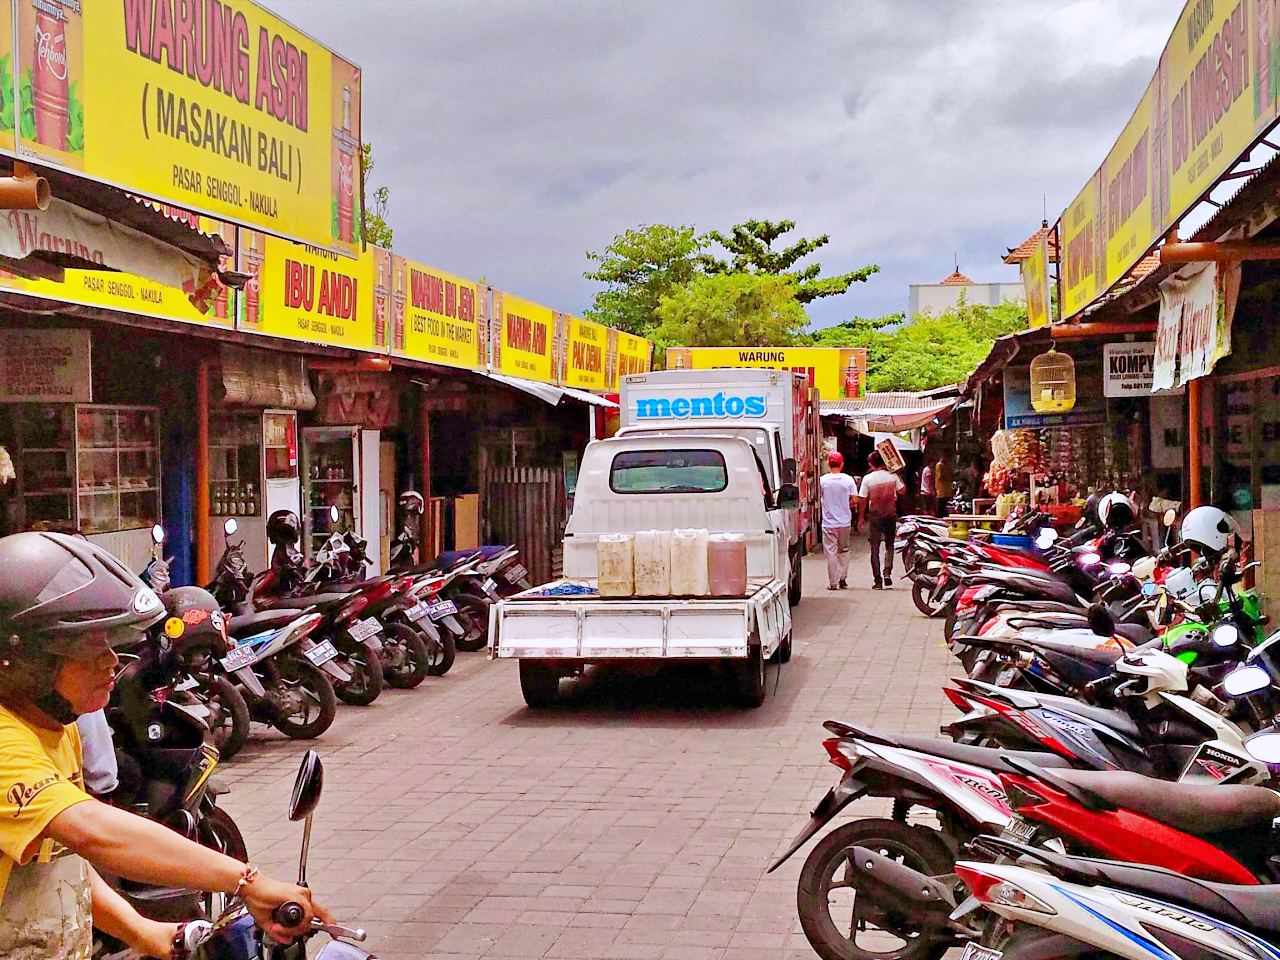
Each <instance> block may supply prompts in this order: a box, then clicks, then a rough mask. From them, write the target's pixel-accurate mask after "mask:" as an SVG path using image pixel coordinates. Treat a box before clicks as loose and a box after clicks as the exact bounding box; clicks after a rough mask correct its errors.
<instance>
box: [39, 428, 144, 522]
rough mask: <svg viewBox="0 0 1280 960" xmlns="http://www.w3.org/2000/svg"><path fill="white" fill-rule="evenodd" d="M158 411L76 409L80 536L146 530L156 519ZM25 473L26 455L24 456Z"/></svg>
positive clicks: (77, 498) (77, 517)
mask: <svg viewBox="0 0 1280 960" xmlns="http://www.w3.org/2000/svg"><path fill="white" fill-rule="evenodd" d="M159 420H160V415H159V411H158V410H157V409H156V408H155V407H124V406H102V405H97V404H94V405H88V404H77V405H76V407H75V437H76V444H75V461H76V479H77V484H76V488H77V489H76V500H77V503H78V511H77V516H76V518H75V521H76V524H77V526H78V527H79V529H80V531H81V532H82V533H85V534H93V533H113V532H116V531H119V530H133V529H136V528H139V527H148V526H150V525H151V524H153V523H155V522H156V521H157V520H158V519H160V515H161V514H160V446H159ZM23 459H24V469H25V461H26V454H25V450H24V458H23Z"/></svg>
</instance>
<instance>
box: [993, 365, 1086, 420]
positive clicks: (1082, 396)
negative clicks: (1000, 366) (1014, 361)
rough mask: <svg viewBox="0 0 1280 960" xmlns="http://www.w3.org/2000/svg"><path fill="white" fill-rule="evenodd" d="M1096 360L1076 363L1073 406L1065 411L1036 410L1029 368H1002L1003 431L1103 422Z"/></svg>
mask: <svg viewBox="0 0 1280 960" xmlns="http://www.w3.org/2000/svg"><path fill="white" fill-rule="evenodd" d="M1100 379H1101V371H1100V370H1099V368H1098V365H1097V364H1096V363H1094V364H1086V363H1080V362H1077V364H1076V405H1075V406H1074V407H1072V408H1071V410H1070V411H1068V412H1067V413H1037V412H1036V411H1035V409H1034V408H1033V407H1032V406H1031V368H1030V367H1005V370H1004V426H1005V429H1006V430H1017V429H1023V428H1030V429H1035V430H1039V429H1042V428H1044V427H1080V426H1091V425H1094V424H1099V423H1106V422H1107V408H1106V401H1105V400H1103V398H1102V391H1101V390H1100V389H1099V386H1100V384H1099V383H1098V381H1099V380H1100Z"/></svg>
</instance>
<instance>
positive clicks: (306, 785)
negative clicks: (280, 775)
mask: <svg viewBox="0 0 1280 960" xmlns="http://www.w3.org/2000/svg"><path fill="white" fill-rule="evenodd" d="M323 788H324V764H322V763H321V762H320V754H318V753H316V752H315V751H314V750H308V751H307V752H306V753H304V754H303V755H302V763H301V764H299V765H298V778H297V779H296V780H294V781H293V796H291V797H290V798H289V819H290V820H292V821H294V822H295V823H296V822H297V821H299V820H303V821H305V823H304V825H303V828H302V855H301V856H300V857H299V858H298V886H302V887H305V886H306V885H307V852H308V851H309V850H310V848H311V815H312V814H313V813H315V810H316V805H317V804H318V803H319V802H320V791H321V790H322V789H323Z"/></svg>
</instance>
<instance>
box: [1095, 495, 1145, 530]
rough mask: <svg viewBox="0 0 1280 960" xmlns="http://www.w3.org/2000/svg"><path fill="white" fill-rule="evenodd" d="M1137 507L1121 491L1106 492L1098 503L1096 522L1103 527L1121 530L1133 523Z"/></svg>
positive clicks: (1136, 514)
mask: <svg viewBox="0 0 1280 960" xmlns="http://www.w3.org/2000/svg"><path fill="white" fill-rule="evenodd" d="M1137 516H1138V509H1137V507H1135V506H1134V505H1133V501H1132V500H1130V499H1129V498H1128V497H1126V496H1125V495H1124V494H1123V493H1119V492H1116V493H1108V494H1107V495H1106V496H1105V497H1103V498H1102V500H1101V501H1100V502H1099V503H1098V522H1099V523H1101V524H1102V525H1103V526H1104V527H1111V528H1112V529H1114V530H1122V529H1124V528H1125V527H1129V526H1132V525H1133V521H1134V520H1135V519H1136V518H1137Z"/></svg>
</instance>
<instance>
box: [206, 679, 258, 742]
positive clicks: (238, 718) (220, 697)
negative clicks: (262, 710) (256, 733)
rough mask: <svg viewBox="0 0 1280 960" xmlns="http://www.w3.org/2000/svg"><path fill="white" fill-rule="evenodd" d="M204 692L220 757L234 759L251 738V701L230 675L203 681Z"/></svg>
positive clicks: (210, 729)
mask: <svg viewBox="0 0 1280 960" xmlns="http://www.w3.org/2000/svg"><path fill="white" fill-rule="evenodd" d="M200 695H201V696H202V697H203V699H204V701H205V703H206V704H207V705H208V707H209V711H210V716H209V732H210V733H211V734H212V735H213V745H214V746H215V747H217V748H218V755H219V758H220V759H222V760H230V759H231V758H232V757H234V756H235V755H236V754H237V753H239V752H240V750H241V748H242V747H244V744H245V741H246V740H248V739H249V724H250V723H251V722H252V721H251V719H250V717H249V705H248V704H247V703H245V702H244V697H243V696H241V694H240V691H239V690H237V689H236V686H235V684H234V683H232V682H231V681H230V680H228V679H227V678H226V677H214V678H213V680H212V681H211V682H209V683H202V684H201V685H200Z"/></svg>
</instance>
